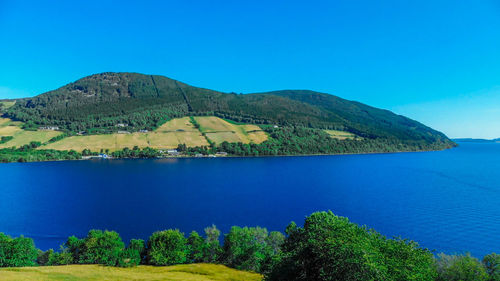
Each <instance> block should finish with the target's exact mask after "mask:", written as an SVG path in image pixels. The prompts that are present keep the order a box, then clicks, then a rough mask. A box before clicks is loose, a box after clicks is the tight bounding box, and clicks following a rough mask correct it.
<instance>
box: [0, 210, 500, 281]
mask: <svg viewBox="0 0 500 281" xmlns="http://www.w3.org/2000/svg"><path fill="white" fill-rule="evenodd" d="M204 232H205V233H204V234H205V235H204V237H203V236H201V235H200V234H198V233H197V232H195V231H193V232H191V234H190V235H189V237H188V238H186V237H185V236H184V234H183V233H181V232H180V231H179V230H164V231H158V232H155V233H153V234H152V235H151V236H150V237H149V240H148V241H147V243H145V242H144V241H143V240H136V239H132V240H131V241H130V242H129V244H128V246H127V247H125V244H124V243H123V241H122V239H121V237H120V235H119V234H118V233H116V232H114V231H101V230H91V231H89V232H88V234H87V236H86V237H84V238H82V239H79V238H77V237H75V236H71V237H69V238H68V240H67V241H66V242H65V243H64V244H63V245H62V246H61V250H60V251H58V252H55V251H53V250H52V249H51V250H48V251H45V252H43V251H39V250H38V251H37V250H36V248H35V246H34V244H33V240H32V239H29V238H25V237H18V238H11V237H9V236H7V235H4V234H2V233H0V267H15V266H32V265H36V264H38V265H68V264H103V265H108V266H120V267H132V266H136V265H138V264H151V265H174V264H182V263H223V264H225V265H227V266H230V267H234V268H237V269H243V270H251V271H255V272H259V273H263V274H264V276H265V277H266V279H267V280H318V281H321V280H348V281H349V280H374V281H375V280H384V281H385V280H389V281H391V280H401V281H403V280H415V281H417V280H437V281H444V280H451V281H453V280H461V281H468V280H474V281H476V280H478V281H482V280H484V281H486V280H488V281H500V256H499V255H497V254H494V253H493V254H490V255H487V256H485V257H484V258H483V260H482V262H480V261H479V260H478V259H476V258H474V257H471V256H470V255H464V256H448V255H444V254H440V255H438V257H437V258H434V256H433V255H432V253H431V252H429V251H428V250H427V249H422V248H420V247H419V246H418V244H417V243H415V242H413V241H409V240H402V239H387V238H386V237H384V236H382V235H381V234H379V233H377V232H375V231H373V230H370V229H367V228H365V227H360V226H358V225H356V224H354V223H351V222H349V220H348V219H347V218H343V217H338V216H335V215H334V214H333V213H332V212H318V213H313V214H312V215H310V216H309V217H307V218H306V220H305V223H304V226H303V227H299V226H297V225H296V224H295V223H293V222H292V223H291V224H290V225H289V226H288V227H287V229H286V233H287V236H286V237H285V236H284V235H283V234H282V233H280V232H270V233H269V232H268V231H267V229H265V228H260V227H237V226H235V227H232V228H231V230H230V231H229V233H227V234H225V235H224V244H223V246H222V247H221V245H220V242H219V239H220V235H221V232H220V231H219V230H218V229H217V227H215V226H211V227H207V228H205V231H204ZM35 261H36V263H35Z"/></svg>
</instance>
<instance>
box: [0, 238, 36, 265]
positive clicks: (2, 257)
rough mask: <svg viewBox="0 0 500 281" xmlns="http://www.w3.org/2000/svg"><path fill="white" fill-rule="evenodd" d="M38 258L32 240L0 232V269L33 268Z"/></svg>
mask: <svg viewBox="0 0 500 281" xmlns="http://www.w3.org/2000/svg"><path fill="white" fill-rule="evenodd" d="M37 256H38V250H37V249H36V248H35V244H34V243H33V239H31V238H26V237H23V236H21V237H17V238H12V237H10V236H8V235H5V234H3V233H1V232H0V267H15V266H33V265H35V260H36V258H37Z"/></svg>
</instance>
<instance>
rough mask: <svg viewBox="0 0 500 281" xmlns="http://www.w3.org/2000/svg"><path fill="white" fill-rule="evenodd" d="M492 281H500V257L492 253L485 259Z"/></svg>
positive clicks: (484, 262)
mask: <svg viewBox="0 0 500 281" xmlns="http://www.w3.org/2000/svg"><path fill="white" fill-rule="evenodd" d="M483 264H484V267H485V268H486V272H487V273H488V275H489V280H490V281H500V255H498V254H495V253H491V254H489V255H486V256H485V257H484V258H483Z"/></svg>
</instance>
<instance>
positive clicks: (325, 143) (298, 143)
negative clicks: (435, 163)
mask: <svg viewBox="0 0 500 281" xmlns="http://www.w3.org/2000/svg"><path fill="white" fill-rule="evenodd" d="M264 130H265V131H266V132H267V134H268V135H269V139H268V140H266V141H264V142H263V143H260V144H254V143H250V144H245V143H228V142H222V143H221V144H216V143H213V142H210V145H209V146H202V147H187V146H186V145H185V144H179V145H178V147H177V150H178V151H179V152H180V153H182V154H184V155H187V156H194V155H196V154H202V155H209V154H216V153H217V152H226V153H228V155H233V156H275V155H307V154H343V153H367V152H380V153H382V152H399V151H426V150H437V149H443V148H449V147H452V146H453V143H440V142H433V143H429V142H426V141H424V140H421V141H409V140H408V141H401V140H398V139H384V138H381V139H354V140H338V139H334V138H332V137H330V135H328V134H327V133H326V132H325V131H323V130H320V129H312V128H305V127H281V128H273V127H269V126H268V127H264ZM64 137H66V135H61V136H58V137H56V138H64ZM56 138H53V139H51V140H49V142H54V141H56V140H57V139H56ZM41 145H42V144H41V143H39V142H31V143H30V144H29V145H24V146H22V147H19V148H14V147H13V148H6V149H0V162H26V161H28V162H29V161H45V160H73V159H81V156H82V155H83V156H90V155H97V154H98V153H97V152H91V151H89V150H84V151H82V153H77V152H75V151H57V150H43V149H39V148H40V146H41ZM37 148H38V149H37ZM101 153H106V154H108V153H109V150H105V149H103V150H101ZM162 155H163V154H162V153H160V151H159V150H157V149H153V148H148V147H146V148H142V149H141V148H139V147H137V146H135V147H133V148H132V149H130V148H124V149H122V150H117V151H113V152H111V153H110V156H112V157H115V158H155V157H161V156H162Z"/></svg>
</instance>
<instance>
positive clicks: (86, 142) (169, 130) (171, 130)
mask: <svg viewBox="0 0 500 281" xmlns="http://www.w3.org/2000/svg"><path fill="white" fill-rule="evenodd" d="M180 143H184V144H186V145H187V146H202V145H208V142H207V140H206V139H205V137H204V136H202V135H201V133H200V131H198V130H197V129H196V128H195V127H194V126H193V124H191V122H190V121H189V117H184V118H176V119H172V120H170V121H168V122H166V123H165V124H163V125H162V126H160V127H159V128H158V129H157V130H155V131H153V132H148V133H131V134H109V135H89V136H73V137H68V138H64V139H62V140H60V141H57V142H54V143H51V144H48V145H46V146H43V147H42V148H44V149H56V150H70V149H74V150H76V151H82V150H84V149H90V150H91V151H100V150H101V149H109V150H110V151H116V150H120V149H123V148H125V147H128V148H130V149H131V148H133V147H134V146H138V147H140V148H144V147H151V148H156V149H168V148H176V147H177V145H179V144H180Z"/></svg>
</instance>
